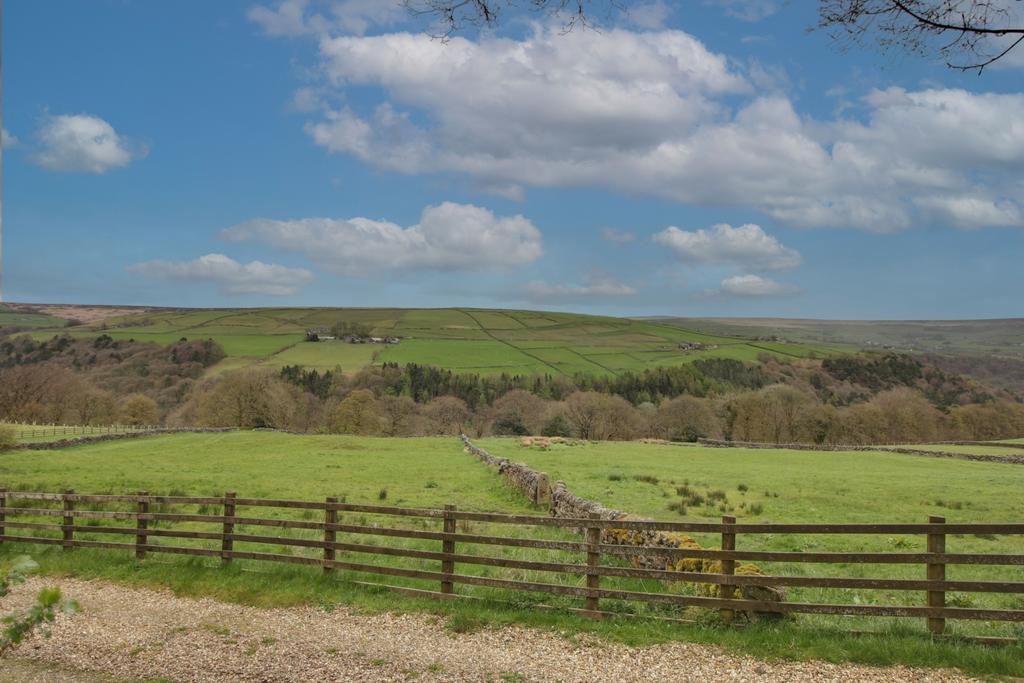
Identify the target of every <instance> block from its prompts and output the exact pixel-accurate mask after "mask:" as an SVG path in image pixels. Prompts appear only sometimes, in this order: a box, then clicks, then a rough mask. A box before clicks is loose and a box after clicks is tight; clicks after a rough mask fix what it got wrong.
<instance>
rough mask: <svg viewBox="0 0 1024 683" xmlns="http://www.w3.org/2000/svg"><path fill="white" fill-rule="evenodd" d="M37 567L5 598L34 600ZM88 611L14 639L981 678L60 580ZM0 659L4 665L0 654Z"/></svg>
mask: <svg viewBox="0 0 1024 683" xmlns="http://www.w3.org/2000/svg"><path fill="white" fill-rule="evenodd" d="M46 583H50V582H49V581H46V580H44V579H39V578H33V579H31V580H30V581H28V582H27V583H26V584H24V585H22V586H18V587H16V588H15V590H14V591H13V592H12V594H11V595H10V596H8V597H7V598H4V599H2V600H0V612H6V611H7V610H9V609H10V608H13V607H15V606H23V605H25V604H27V602H28V601H29V600H30V599H31V596H32V595H34V593H35V591H37V590H38V589H39V588H40V587H42V586H43V585H46ZM60 584H61V586H62V587H63V588H64V590H65V592H66V594H67V595H70V596H72V597H74V598H75V599H76V600H78V602H79V603H80V604H81V605H82V608H83V611H82V612H81V613H80V614H77V615H74V616H72V617H61V619H60V621H59V622H58V624H56V625H55V627H54V628H53V631H52V636H51V637H50V638H44V637H42V636H36V637H34V638H33V639H32V640H30V641H29V642H26V643H23V644H22V645H21V647H19V648H18V649H17V650H16V651H15V656H16V657H17V658H21V659H23V660H24V659H31V660H35V661H38V662H47V663H51V664H59V665H60V666H63V667H69V668H71V669H76V670H80V671H83V672H104V673H106V674H108V675H110V676H112V677H114V678H116V679H126V678H127V679H140V678H142V679H145V678H164V679H170V680H175V681H407V680H416V681H494V683H515V682H525V681H565V682H569V681H574V682H575V681H579V682H583V681H588V682H589V681H657V682H658V683H665V682H666V681H695V682H697V681H699V682H700V683H710V682H718V681H843V682H848V681H856V682H862V681H879V682H881V681H915V682H925V681H969V680H973V679H970V678H967V677H965V676H962V675H960V674H958V673H956V672H952V671H934V670H921V669H909V668H902V667H896V668H874V667H864V666H855V665H846V664H843V665H839V664H828V663H825V662H764V661H760V660H757V659H754V658H751V657H746V656H742V655H735V654H729V653H726V652H724V651H722V650H720V649H718V648H716V647H712V646H706V645H695V644H690V643H670V644H664V645H656V646H651V647H642V648H634V647H626V646H623V645H616V644H609V643H606V642H603V641H600V640H597V639H594V638H591V637H580V638H576V639H573V640H569V639H566V638H561V637H559V636H557V635H554V634H550V633H547V632H543V631H538V630H533V629H526V628H501V629H484V630H482V631H479V632H477V633H467V634H453V633H450V632H449V631H448V630H446V629H445V625H444V622H443V620H440V619H438V618H436V617H432V616H431V615H423V614H411V615H410V614H372V615H365V614H355V613H353V612H352V611H350V610H348V609H346V608H344V607H339V608H337V609H334V610H332V611H330V612H327V611H324V610H322V609H318V608H313V607H302V608H288V609H257V608H252V607H243V606H239V605H232V604H227V603H221V602H217V601H215V600H210V599H192V598H179V597H175V596H174V595H173V594H171V593H170V592H167V591H153V590H137V589H131V588H125V587H123V586H118V585H114V584H109V583H102V582H95V581H78V580H74V579H61V581H60ZM0 668H2V667H0Z"/></svg>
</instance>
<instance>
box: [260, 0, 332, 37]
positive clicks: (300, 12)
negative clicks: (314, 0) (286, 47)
mask: <svg viewBox="0 0 1024 683" xmlns="http://www.w3.org/2000/svg"><path fill="white" fill-rule="evenodd" d="M308 5H309V0H279V2H278V3H277V4H276V5H273V6H271V7H267V6H265V5H253V6H252V7H250V8H249V11H248V12H247V13H246V16H248V17H249V20H250V21H252V22H255V23H257V24H259V25H260V28H262V29H263V32H264V33H266V34H267V35H268V36H288V37H294V36H301V35H304V34H307V33H311V32H313V31H314V26H315V25H318V24H320V22H321V21H323V19H322V17H321V18H319V19H318V18H316V17H314V18H310V17H307V16H306V9H307V7H308ZM325 27H326V26H325Z"/></svg>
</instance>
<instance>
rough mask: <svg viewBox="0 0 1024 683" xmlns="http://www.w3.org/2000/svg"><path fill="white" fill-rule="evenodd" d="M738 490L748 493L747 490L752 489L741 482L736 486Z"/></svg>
mask: <svg viewBox="0 0 1024 683" xmlns="http://www.w3.org/2000/svg"><path fill="white" fill-rule="evenodd" d="M736 490H737V491H739V492H740V493H746V492H747V491H749V490H750V487H749V486H747V485H746V484H740V485H739V486H737V487H736Z"/></svg>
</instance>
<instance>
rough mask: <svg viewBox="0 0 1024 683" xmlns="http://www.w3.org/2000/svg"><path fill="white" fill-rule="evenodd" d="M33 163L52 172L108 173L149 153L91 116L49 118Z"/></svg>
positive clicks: (38, 135) (78, 115)
mask: <svg viewBox="0 0 1024 683" xmlns="http://www.w3.org/2000/svg"><path fill="white" fill-rule="evenodd" d="M37 137H38V139H39V149H38V151H37V152H36V153H35V155H34V160H35V162H36V163H37V164H39V165H40V166H42V167H43V168H48V169H50V170H53V171H83V172H86V173H106V172H107V171H109V170H111V169H113V168H120V167H122V166H127V165H128V164H130V163H131V162H132V161H134V160H135V159H139V158H142V157H144V156H146V154H147V153H148V150H147V149H146V148H145V147H143V146H141V145H136V144H134V143H133V142H131V141H129V140H127V139H125V138H124V137H122V136H120V135H118V133H117V131H115V130H114V127H113V126H111V125H110V124H109V123H107V122H106V121H104V120H103V119H101V118H99V117H97V116H90V115H89V114H63V115H58V116H47V118H46V120H45V121H44V123H43V125H42V127H41V128H40V129H39V131H38V133H37Z"/></svg>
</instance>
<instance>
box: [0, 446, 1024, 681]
mask: <svg viewBox="0 0 1024 683" xmlns="http://www.w3.org/2000/svg"><path fill="white" fill-rule="evenodd" d="M485 445H486V446H487V447H489V448H491V449H492V450H494V451H495V452H499V453H503V454H508V455H511V456H513V457H516V458H519V459H525V460H528V461H531V462H534V463H535V464H537V465H538V466H541V467H543V468H545V469H547V470H548V471H549V472H551V473H552V474H553V475H554V476H558V477H562V478H566V479H567V480H568V481H569V482H570V485H571V486H572V488H573V489H574V490H576V491H578V492H580V493H583V494H587V495H592V496H594V497H597V498H600V499H602V500H604V501H605V502H608V503H609V504H613V505H617V506H621V507H623V508H628V509H631V510H633V511H636V512H640V513H644V514H648V515H651V516H655V517H659V518H664V519H679V515H678V514H677V513H673V512H669V511H668V510H667V509H665V505H666V502H667V500H668V499H667V498H665V495H664V494H665V493H668V494H669V496H670V497H671V495H673V486H672V485H671V484H669V483H668V480H669V479H671V478H675V479H676V480H677V481H679V482H681V481H683V480H684V479H686V478H687V477H688V478H689V479H690V481H691V485H693V486H694V487H704V486H709V487H710V486H721V487H722V488H723V490H725V489H728V499H729V501H730V504H733V505H737V504H738V503H740V502H746V501H750V502H755V501H757V502H761V503H762V505H764V511H763V512H762V513H761V514H760V515H759V516H757V517H756V519H759V520H764V519H774V520H785V521H800V520H808V519H811V520H814V521H823V520H825V519H829V520H835V521H860V520H865V519H872V520H877V519H879V516H880V515H882V514H883V513H884V517H885V519H886V520H896V519H906V520H909V521H919V519H920V518H921V517H922V516H923V515H925V514H928V513H935V512H936V511H946V510H950V511H949V512H948V514H949V517H950V519H956V520H961V519H990V520H992V519H995V520H998V519H1006V518H1013V519H1019V518H1020V515H1021V512H1022V509H1021V505H1022V502H1021V501H1020V500H1019V496H1014V495H1013V492H1014V491H1019V490H1020V486H1021V484H1022V483H1024V482H1022V481H1021V479H1020V476H1021V475H1019V474H1017V473H1016V472H1017V471H1016V470H1014V469H1013V468H1012V467H1009V466H995V465H987V464H983V463H962V462H948V463H947V462H945V461H942V462H938V461H934V460H930V459H925V458H921V459H917V458H913V457H908V456H895V455H894V456H890V455H888V454H874V453H872V454H856V455H857V456H858V457H862V458H869V459H870V463H871V467H863V466H861V464H862V463H863V462H864V461H858V463H853V462H851V461H850V460H849V457H850V456H849V454H813V453H803V452H800V453H774V452H764V451H760V452H758V453H756V454H750V453H744V452H740V451H732V450H730V451H722V450H716V451H713V452H708V451H706V450H705V449H697V448H687V447H669V446H641V445H639V444H595V445H589V446H585V447H580V448H566V449H563V450H559V451H549V452H537V451H528V450H525V449H522V448H520V447H519V446H518V445H517V444H516V443H515V442H512V441H506V440H490V441H486V442H485ZM734 458H735V459H734ZM818 458H825V459H824V460H820V459H818ZM844 458H845V459H844ZM759 461H760V462H759ZM780 462H782V463H784V465H785V466H784V467H780V466H779V464H780ZM852 465H857V466H852ZM936 466H937V469H935V470H934V473H931V468H935V467H936ZM965 466H966V467H965ZM969 468H977V469H976V470H973V471H971V470H970V469H969ZM1017 469H1018V470H1019V469H1020V468H1017ZM1021 471H1024V470H1021ZM611 475H618V476H620V477H621V478H620V479H617V480H615V481H612V480H611V479H609V477H610V476H611ZM634 475H642V476H661V477H665V481H661V480H659V483H658V484H651V483H647V482H644V481H637V480H635V479H633V478H632V477H633V476H634ZM941 481H946V482H947V484H948V482H950V481H952V482H956V489H957V493H956V495H955V496H952V497H951V496H949V494H948V493H947V494H946V496H947V500H948V501H949V502H948V505H950V506H952V505H953V504H955V503H959V504H960V505H961V509H960V510H957V511H956V512H955V513H954V512H952V508H949V507H941V508H940V507H938V506H937V505H936V501H934V500H931V499H932V497H933V496H932V495H931V491H932V490H934V489H933V487H936V486H939V483H940V482H941ZM740 483H747V484H748V485H749V490H748V491H747V493H746V494H743V495H741V494H739V492H738V486H739V484H740ZM0 486H7V487H8V488H10V489H12V490H19V489H22V490H23V489H34V490H61V489H63V488H67V487H71V488H75V489H76V490H78V491H82V492H111V493H120V492H134V491H137V490H142V489H145V490H148V491H150V492H152V493H177V494H189V495H221V494H222V493H223V492H224V491H226V490H234V491H237V492H238V494H239V496H254V497H260V496H266V497H275V498H301V499H307V500H318V499H322V498H323V497H325V496H328V495H337V496H344V499H345V500H346V501H347V502H351V503H372V504H387V505H391V504H393V505H401V506H410V507H413V506H418V507H437V506H440V505H442V504H445V503H449V502H456V503H457V504H458V506H459V508H460V509H465V510H473V509H475V510H490V511H507V512H518V513H532V514H543V511H542V510H538V509H535V508H531V506H530V505H529V504H528V503H526V502H525V501H524V500H523V499H522V497H521V496H520V495H518V494H517V493H515V492H513V491H512V490H511V489H509V488H508V487H506V486H505V485H504V483H503V482H502V480H501V478H500V477H498V476H497V475H496V474H495V473H494V472H493V471H492V470H490V469H488V468H486V467H484V466H483V465H481V464H480V463H479V462H478V461H476V460H475V459H474V458H472V457H471V456H469V455H467V454H465V453H463V452H462V449H461V447H460V444H459V442H458V441H457V440H456V439H453V438H417V439H375V438H363V437H359V438H355V437H343V436H294V435H288V434H279V433H251V432H247V433H241V432H233V433H225V434H179V435H168V436H162V437H153V438H147V439H144V440H130V441H120V442H117V441H115V442H106V443H102V444H95V445H89V446H81V447H75V448H71V449H65V450H60V451H51V452H42V453H40V452H34V453H27V452H16V453H8V454H6V455H4V456H3V459H2V465H0ZM878 486H882V487H883V488H882V489H878V488H877V487H878ZM762 488H763V489H764V491H762ZM948 489H949V486H948V485H947V486H946V488H945V489H940V490H942V491H948ZM765 492H767V493H765ZM776 493H777V494H778V497H775V494H776ZM977 500H980V501H981V502H975V501H977ZM901 502H906V505H907V506H906V508H905V509H903V508H901V507H900V503H901ZM880 504H884V505H886V506H888V507H887V508H885V509H883V510H879V506H880ZM197 507H198V506H179V509H180V511H184V512H188V511H192V512H195V511H197ZM107 509H109V508H107ZM198 512H199V513H200V514H219V513H218V512H217V510H213V509H206V510H205V511H204V510H203V509H198ZM240 514H253V515H257V516H269V514H270V511H268V510H262V509H261V510H256V509H245V511H244V512H240ZM717 514H718V512H717V511H711V510H709V511H708V515H707V516H708V517H714V516H715V515H717ZM737 514H738V515H739V516H741V517H743V516H744V514H743V512H742V511H741V510H738V511H737ZM278 516H281V517H289V518H299V519H316V518H317V517H316V516H315V515H314V514H312V511H298V510H296V511H289V510H282V511H278ZM342 517H343V519H344V520H349V521H351V522H354V523H361V524H375V523H385V522H386V523H387V524H388V525H389V526H406V527H410V528H431V529H433V528H435V527H436V523H435V522H432V521H430V520H423V521H422V522H421V523H417V522H416V520H402V519H399V520H396V519H395V518H384V517H381V516H377V515H364V514H356V513H348V514H343V515H342ZM695 517H696V518H703V517H704V515H701V514H698V515H695ZM51 520H52V518H49V519H46V520H42V521H51ZM104 523H108V522H106V521H104ZM176 528H195V529H200V528H203V526H202V525H201V524H200V523H185V524H179V525H176ZM205 528H206V529H208V526H207V527H205ZM459 530H460V531H463V532H468V533H481V534H499V535H516V528H510V527H500V526H498V525H491V524H485V523H475V522H474V523H460V528H459ZM237 531H238V532H240V533H256V534H259V533H263V534H266V533H267V529H265V528H260V527H240V528H238V529H237ZM19 532H24V533H39V534H46V533H52V532H45V531H24V530H19ZM273 533H287V532H284V531H283V530H282V531H278V530H276V529H275V530H274V532H273ZM291 533H293V534H294V535H296V536H303V535H304V534H305V535H308V536H309V537H310V538H313V537H317V535H316V532H314V531H302V530H296V531H293V532H291ZM519 533H527V534H530V535H531V536H532V537H535V538H554V539H558V538H561V539H571V540H577V537H575V536H572V535H569V534H567V533H566V532H560V531H556V530H539V531H536V532H527V531H525V530H520V532H519ZM303 537H305V536H303ZM94 538H106V537H105V536H103V535H96V536H94ZM110 538H111V540H123V537H113V536H111V537H110ZM161 540H163V539H161ZM339 540H340V541H342V540H343V541H349V542H358V543H368V542H369V543H374V544H377V545H397V546H402V547H410V548H421V549H423V548H425V549H432V550H436V548H435V547H433V546H435V545H436V544H437V542H436V541H420V540H403V539H390V538H376V537H373V538H370V539H368V538H366V537H365V536H351V535H346V534H339ZM748 541H749V539H747V538H741V540H740V547H741V548H743V547H752V545H748ZM171 542H173V543H175V544H183V543H188V542H189V541H184V540H178V539H174V540H173V541H171ZM194 543H196V544H203V543H210V542H209V541H195V542H194ZM772 543H774V544H776V546H778V545H781V546H782V547H786V548H787V549H795V546H796V545H799V546H800V547H806V548H813V547H818V548H821V547H823V546H821V545H820V544H819V545H814V542H813V541H812V540H810V539H786V540H782V539H774V540H773V541H772ZM880 543H881V544H882V545H883V546H884V547H885V548H886V549H892V548H893V547H902V546H900V545H898V539H881V541H880ZM975 543H981V541H980V540H979V539H951V541H950V544H951V550H954V551H955V550H962V549H967V548H968V547H974V544H975ZM245 546H246V549H252V550H261V551H265V552H279V553H280V552H291V553H295V554H304V553H311V554H315V553H317V552H318V551H317V550H314V549H310V550H307V549H304V548H294V547H288V546H278V545H267V544H245ZM1007 551H1008V552H1009V551H1010V550H1007ZM1012 551H1014V552H1021V549H1020V548H1019V547H1014V548H1013V549H1012ZM18 552H31V553H32V554H33V556H35V557H36V558H37V559H38V560H39V561H40V563H41V565H42V567H43V570H44V571H45V572H48V573H50V574H63V573H67V574H74V575H77V576H82V577H87V578H88V577H95V578H105V579H110V580H117V581H122V582H127V583H130V584H134V585H153V586H170V587H171V588H173V589H174V590H175V591H176V592H178V593H181V594H188V595H212V596H215V597H219V598H221V599H227V600H233V601H238V602H242V603H246V604H254V605H261V606H272V605H294V604H307V603H313V604H322V605H330V604H336V603H349V604H354V605H356V606H359V607H361V608H365V609H368V610H379V609H403V610H405V609H415V610H428V611H432V612H435V613H438V614H440V615H443V616H445V617H446V618H448V619H450V623H451V624H452V628H453V630H464V629H467V628H470V629H472V628H478V627H480V626H482V625H486V624H499V623H510V622H515V623H526V624H532V625H536V626H542V627H549V628H555V629H558V630H560V631H562V632H566V633H579V632H593V633H596V634H599V635H603V636H606V637H608V638H612V639H615V640H620V641H625V642H630V643H650V642H658V641H663V640H666V639H687V640H692V641H699V642H714V643H720V644H722V645H724V646H727V647H730V648H735V649H737V650H742V651H744V652H749V653H752V654H755V655H761V656H768V657H790V658H793V657H795V658H808V657H821V658H826V659H830V660H836V661H842V660H852V661H858V662H869V663H877V664H884V663H895V662H903V663H908V664H921V665H931V666H940V665H947V666H950V665H951V666H959V667H962V668H964V669H965V670H967V671H972V672H975V673H993V674H1014V675H1024V648H1022V647H1019V646H1014V647H1006V648H986V647H981V646H976V645H972V644H969V643H966V642H963V641H957V640H952V641H949V642H939V643H933V642H931V641H930V640H929V639H928V638H927V637H926V636H924V635H923V634H922V632H923V625H919V624H917V623H916V621H917V620H913V622H914V623H903V624H895V623H894V622H893V621H882V620H871V619H858V620H844V619H842V618H824V617H823V618H811V617H798V618H797V619H795V620H792V621H789V620H787V621H784V622H782V623H777V624H767V623H766V624H755V625H751V626H748V627H747V628H744V629H732V628H728V627H725V626H723V625H722V624H720V623H719V622H718V620H717V616H716V615H715V614H714V613H708V612H700V613H693V612H686V613H682V612H679V611H678V610H676V609H674V608H671V607H668V606H652V607H644V606H640V605H635V604H632V603H629V604H626V603H617V602H615V601H605V602H604V603H603V607H604V608H605V609H612V610H633V611H635V612H637V613H638V614H640V615H642V616H676V617H678V616H684V617H687V618H693V619H695V620H696V621H695V622H694V623H692V624H673V623H666V622H662V621H651V620H646V619H630V618H616V619H611V620H608V621H605V622H601V623H593V622H589V621H586V620H583V619H581V618H578V617H575V616H572V615H569V614H565V613H560V612H552V611H547V610H543V609H541V608H540V603H543V604H546V605H551V606H555V607H578V606H579V605H578V604H577V602H578V599H575V598H571V597H566V598H561V597H559V596H546V595H545V596H539V595H528V594H512V593H509V592H506V591H503V590H500V589H488V588H482V587H467V586H459V587H458V589H457V590H458V591H459V592H460V593H463V594H467V595H475V596H478V597H481V598H485V599H486V600H485V601H484V602H472V601H470V602H468V603H465V604H463V603H459V604H447V603H445V604H438V603H435V602H432V601H425V600H417V599H412V598H407V597H396V596H394V594H391V593H386V592H382V591H381V590H379V589H373V588H368V587H365V586H358V585H355V584H353V583H351V582H348V581H343V580H339V579H358V580H367V576H366V575H365V574H353V573H348V572H338V574H337V575H336V577H335V578H325V577H324V576H323V575H322V573H321V572H319V571H318V570H316V569H315V568H303V567H290V566H286V565H280V566H279V565H266V564H260V565H257V564H254V563H250V562H246V561H237V562H235V563H234V564H233V565H232V566H231V567H227V568H222V567H220V566H219V563H218V562H217V561H216V560H212V559H208V558H198V559H197V558H183V557H179V556H175V555H154V556H151V558H150V559H147V560H145V561H144V562H137V561H136V560H135V559H134V558H133V557H132V556H131V554H130V553H127V552H124V551H113V550H111V551H106V550H94V549H77V550H75V551H73V552H70V553H67V552H61V551H60V549H59V548H51V547H48V546H36V545H28V544H12V543H4V544H3V545H2V546H0V554H10V553H18ZM471 552H473V553H477V554H482V555H488V554H489V555H498V556H505V557H511V558H516V559H544V560H548V561H565V562H574V563H575V562H579V561H580V558H579V557H575V556H574V554H573V553H562V552H545V551H539V550H534V549H527V548H521V549H520V548H500V549H499V548H497V547H487V546H474V547H473V548H472V549H471ZM540 553H543V554H540ZM339 557H340V559H345V558H346V557H349V555H346V554H344V553H342V554H341V555H340V556H339ZM351 557H353V559H354V561H363V562H374V561H376V562H378V563H384V562H386V563H388V564H391V565H397V566H409V567H420V568H427V569H431V570H436V566H435V565H436V562H435V563H431V562H427V561H420V560H415V559H409V560H406V559H401V558H388V559H387V560H384V559H383V558H373V557H371V556H366V555H361V554H355V555H352V556H351ZM458 571H459V572H461V573H479V574H486V575H491V576H499V577H510V578H517V579H522V580H527V581H544V582H552V581H563V582H565V583H570V584H571V585H582V583H581V581H582V578H581V577H570V576H564V575H552V574H547V573H541V572H533V571H527V570H515V569H500V568H493V567H473V566H469V565H460V566H459V567H458ZM388 581H389V582H391V583H394V584H398V585H406V586H410V587H425V588H431V589H435V590H436V587H435V586H431V585H429V583H427V584H424V583H423V582H420V581H417V580H415V579H408V580H406V579H401V578H393V579H392V578H388ZM603 585H607V586H609V587H615V588H624V589H634V590H641V589H642V590H648V591H651V590H654V591H656V590H671V591H681V592H688V591H689V590H691V588H690V587H688V586H683V585H673V586H662V585H660V584H658V583H657V582H654V581H637V580H629V579H617V578H608V579H607V580H606V581H605V582H603ZM833 597H834V596H833ZM861 597H862V598H863V599H864V600H869V599H870V598H869V596H867V595H864V596H861ZM889 597H892V596H889ZM915 598H916V596H915ZM854 626H856V627H865V628H868V629H870V630H876V631H879V632H880V633H881V635H878V636H862V637H857V638H850V637H848V636H843V635H842V631H843V630H846V629H849V628H851V627H854ZM984 626H985V627H986V628H985V630H986V632H988V633H1001V634H1010V633H1016V632H1014V631H1011V630H1009V629H1008V628H1007V627H1002V626H998V625H990V624H988V625H984ZM953 630H954V633H964V632H966V631H968V630H969V629H968V628H967V627H966V626H964V627H961V626H960V625H955V626H954V629H953ZM1018 631H1019V629H1018Z"/></svg>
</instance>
